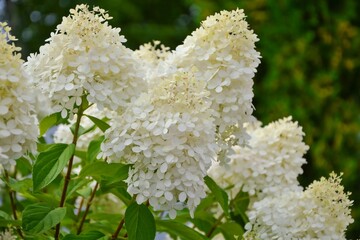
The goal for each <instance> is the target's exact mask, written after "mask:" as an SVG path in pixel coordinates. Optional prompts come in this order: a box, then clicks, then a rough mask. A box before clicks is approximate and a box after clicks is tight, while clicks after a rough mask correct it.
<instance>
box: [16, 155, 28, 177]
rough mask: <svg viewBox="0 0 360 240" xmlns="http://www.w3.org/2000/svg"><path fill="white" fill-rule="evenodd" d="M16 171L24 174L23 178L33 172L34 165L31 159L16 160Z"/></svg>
mask: <svg viewBox="0 0 360 240" xmlns="http://www.w3.org/2000/svg"><path fill="white" fill-rule="evenodd" d="M16 170H17V171H19V172H20V173H22V174H21V175H22V176H26V175H28V174H30V173H31V171H32V164H31V162H30V161H29V159H26V158H24V157H21V158H19V159H17V160H16Z"/></svg>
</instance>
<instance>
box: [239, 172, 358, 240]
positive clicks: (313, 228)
mask: <svg viewBox="0 0 360 240" xmlns="http://www.w3.org/2000/svg"><path fill="white" fill-rule="evenodd" d="M349 195H350V193H346V192H344V188H343V186H341V176H340V177H339V176H337V175H336V174H335V173H331V174H330V177H329V178H328V179H325V178H321V180H320V181H314V182H313V183H312V184H311V185H309V187H308V188H307V189H306V190H305V191H304V192H289V193H285V194H280V195H278V196H271V197H266V198H264V199H262V200H260V201H258V202H255V203H254V205H253V209H252V210H251V211H250V212H249V213H248V214H249V219H250V223H249V224H247V226H246V228H247V229H248V232H247V233H245V239H249V240H250V239H334V240H335V239H345V230H346V228H347V226H348V225H349V224H350V223H352V222H353V219H352V217H351V215H350V207H351V205H352V201H351V200H349ZM248 234H249V236H248ZM250 236H251V237H250Z"/></svg>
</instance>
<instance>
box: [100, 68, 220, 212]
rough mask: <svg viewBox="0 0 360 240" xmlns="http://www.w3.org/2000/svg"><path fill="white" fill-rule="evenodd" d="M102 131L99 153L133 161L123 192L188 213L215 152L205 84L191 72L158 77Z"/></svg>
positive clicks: (197, 198) (200, 195) (201, 194)
mask: <svg viewBox="0 0 360 240" xmlns="http://www.w3.org/2000/svg"><path fill="white" fill-rule="evenodd" d="M157 80H158V81H157V82H156V81H155V80H153V81H152V82H153V84H151V85H150V89H149V92H148V93H146V94H143V95H141V96H140V98H139V99H138V100H137V101H136V102H134V103H133V105H132V106H131V107H129V109H128V110H127V111H126V112H125V113H124V115H123V116H122V117H121V118H120V119H119V121H114V125H113V126H112V127H111V128H110V129H108V130H107V131H106V133H105V141H104V143H103V144H102V146H101V149H102V151H103V153H102V156H103V157H109V158H110V159H112V160H113V161H117V160H122V161H125V162H126V163H131V164H133V166H132V168H131V170H130V172H129V178H128V179H127V182H128V192H129V193H130V194H133V195H136V201H137V202H138V203H142V202H145V201H147V200H149V203H150V205H152V206H153V207H154V208H155V209H157V210H168V211H169V215H170V217H171V218H174V217H175V216H176V210H179V209H182V208H184V207H185V205H186V206H187V207H188V208H189V209H190V213H193V212H194V210H195V207H196V206H197V205H198V204H199V203H200V200H201V198H204V197H205V188H204V181H203V178H204V176H205V175H206V171H207V169H208V168H209V167H210V165H211V161H212V159H213V158H214V156H215V152H216V150H217V146H216V144H215V131H214V122H213V118H212V110H211V108H210V102H209V101H208V100H207V97H208V95H209V93H208V91H207V90H206V89H205V83H204V82H202V81H198V80H196V79H195V78H194V76H193V73H192V72H178V73H175V74H173V75H169V76H166V77H161V78H158V79H157Z"/></svg>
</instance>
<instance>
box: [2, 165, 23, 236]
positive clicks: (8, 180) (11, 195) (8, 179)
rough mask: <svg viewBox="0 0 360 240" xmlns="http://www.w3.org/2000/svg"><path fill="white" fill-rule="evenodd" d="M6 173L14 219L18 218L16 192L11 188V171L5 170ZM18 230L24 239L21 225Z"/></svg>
mask: <svg viewBox="0 0 360 240" xmlns="http://www.w3.org/2000/svg"><path fill="white" fill-rule="evenodd" d="M4 174H5V180H6V183H7V184H6V186H7V189H8V192H9V197H10V205H11V210H12V214H13V217H14V220H17V219H18V218H17V214H16V204H15V200H16V195H15V194H16V193H15V192H14V191H13V190H12V189H11V188H10V185H9V184H10V177H9V173H8V172H7V171H6V170H4ZM16 230H17V232H18V234H19V236H20V237H21V238H22V239H24V235H23V234H22V231H21V228H20V227H16Z"/></svg>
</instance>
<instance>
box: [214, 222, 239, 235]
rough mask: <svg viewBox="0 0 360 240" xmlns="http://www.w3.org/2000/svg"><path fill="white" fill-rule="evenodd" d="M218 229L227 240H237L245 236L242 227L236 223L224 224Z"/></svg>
mask: <svg viewBox="0 0 360 240" xmlns="http://www.w3.org/2000/svg"><path fill="white" fill-rule="evenodd" d="M218 228H219V229H220V231H221V233H222V234H223V235H224V237H225V239H227V240H228V239H229V240H236V239H238V238H239V237H241V236H242V235H243V234H244V229H243V228H242V226H240V225H239V224H238V223H236V222H234V221H229V222H226V223H223V224H221V225H219V226H218Z"/></svg>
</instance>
